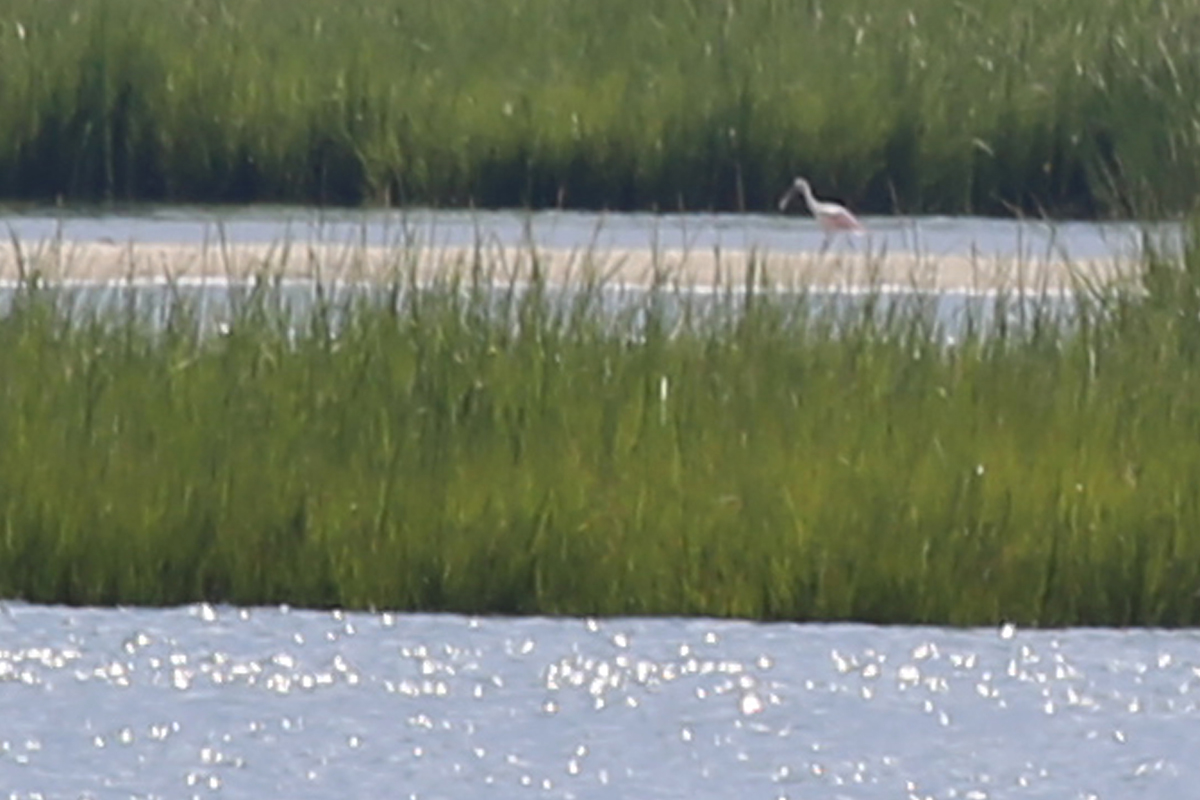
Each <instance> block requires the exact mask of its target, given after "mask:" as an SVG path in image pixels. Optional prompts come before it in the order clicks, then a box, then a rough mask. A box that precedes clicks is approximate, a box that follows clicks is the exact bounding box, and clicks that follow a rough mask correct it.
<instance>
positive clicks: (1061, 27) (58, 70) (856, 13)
mask: <svg viewBox="0 0 1200 800" xmlns="http://www.w3.org/2000/svg"><path fill="white" fill-rule="evenodd" d="M1198 50H1200V7H1198V6H1197V5H1196V4H1195V3H1193V2H1190V0H1153V2H1151V0H1099V1H1095V0H974V1H973V2H956V3H951V2H947V0H910V1H909V2H906V3H878V2H874V0H839V2H824V0H807V1H802V2H790V1H789V2H782V1H780V0H719V1H718V0H578V1H577V2H561V0H438V2H427V1H425V0H344V1H343V2H338V3H336V4H331V3H326V2H319V0H58V2H53V3H48V2H45V1H44V0H5V2H3V3H0V76H2V78H0V197H4V198H21V199H36V200H53V199H55V198H58V197H63V198H66V199H68V200H128V199H136V200H150V201H237V202H245V201H298V202H324V203H350V204H355V203H389V202H390V203H420V204H427V205H437V206H447V205H466V204H470V203H474V204H476V205H482V206H535V207H536V206H542V207H544V206H560V205H563V206H569V207H589V208H599V207H606V208H613V209H632V208H641V209H648V208H659V209H669V210H673V209H681V208H682V209H710V208H719V209H765V208H768V207H770V204H771V203H772V202H773V201H774V200H775V199H776V198H777V197H778V194H779V192H780V191H781V189H782V188H783V186H784V185H785V184H786V182H787V180H788V179H789V178H790V177H791V176H792V175H793V174H796V173H804V174H806V175H808V176H809V177H810V178H812V179H813V181H814V184H815V185H816V186H817V187H818V189H819V190H820V191H821V192H824V193H828V194H833V195H835V196H838V197H840V198H841V199H843V200H846V201H848V202H850V203H851V204H852V205H853V206H854V207H856V208H857V209H859V210H863V211H867V212H893V211H901V212H908V213H915V212H937V213H963V212H972V213H998V214H1009V213H1012V211H1014V210H1017V209H1019V210H1021V211H1023V212H1025V213H1032V214H1039V213H1042V212H1045V213H1049V214H1052V215H1057V216H1081V217H1091V216H1127V215H1131V214H1133V215H1143V216H1157V215H1162V214H1172V213H1175V212H1179V211H1185V210H1188V209H1190V208H1191V206H1192V203H1193V197H1194V195H1195V187H1196V186H1197V185H1200V105H1198V102H1200V52H1198Z"/></svg>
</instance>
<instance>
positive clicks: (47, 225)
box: [0, 205, 1179, 260]
mask: <svg viewBox="0 0 1200 800" xmlns="http://www.w3.org/2000/svg"><path fill="white" fill-rule="evenodd" d="M863 222H864V223H865V224H866V226H867V229H868V231H869V234H868V236H866V237H864V238H862V239H845V238H841V239H837V240H835V241H834V243H833V246H834V247H844V248H850V249H853V248H859V249H864V248H870V249H871V251H872V252H917V253H922V254H925V255H928V256H933V257H936V256H944V255H968V254H972V253H978V254H981V255H985V256H1001V257H1017V256H1020V257H1024V258H1044V257H1054V258H1068V259H1073V260H1082V259H1093V258H1109V257H1112V256H1114V255H1125V254H1128V253H1130V252H1132V251H1135V250H1136V249H1137V247H1138V242H1139V240H1140V237H1141V235H1142V233H1143V232H1150V233H1152V234H1154V235H1156V236H1165V237H1172V236H1177V235H1178V230H1179V229H1178V226H1177V225H1172V224H1165V223H1164V224H1153V225H1141V224H1137V223H1131V222H1112V223H1095V222H1055V223H1047V222H1041V221H1034V220H1025V221H1021V220H1004V219H990V218H982V217H868V218H865V219H864V220H863ZM0 227H2V228H4V229H5V230H7V231H9V232H10V234H11V235H15V236H17V237H18V238H20V239H21V240H22V241H24V242H38V241H47V240H52V239H55V238H57V237H60V236H61V237H63V238H66V239H71V240H74V241H81V242H87V241H113V242H116V243H123V242H127V241H134V242H139V243H200V242H204V241H209V242H213V241H216V240H217V239H218V238H220V237H223V238H224V239H225V240H227V241H229V242H236V243H270V242H281V241H295V240H299V241H310V240H314V239H319V240H322V241H330V242H361V243H364V244H368V245H392V244H397V243H403V242H408V241H416V242H420V243H422V244H429V245H472V244H475V243H477V242H484V243H488V244H502V245H518V244H522V243H525V242H528V241H529V240H530V239H532V241H534V242H535V243H537V244H538V245H540V246H543V247H561V248H567V249H583V248H588V247H592V246H595V247H601V248H645V247H655V246H657V247H661V248H665V249H698V250H704V251H711V250H713V249H714V248H723V249H726V250H747V249H751V248H757V249H759V250H762V251H766V252H771V253H793V252H811V251H816V250H819V249H821V248H822V247H823V246H825V245H827V244H828V242H827V241H826V237H825V236H824V235H823V234H822V233H821V231H820V230H819V228H818V227H817V225H816V223H815V222H814V221H813V219H812V218H811V217H808V216H800V215H788V216H785V215H782V214H770V215H764V214H646V213H635V214H624V213H620V214H599V213H584V212H557V211H539V212H523V211H432V210H425V209H413V210H406V211H395V210H391V211H384V210H367V211H364V210H319V209H313V208H305V207H293V206H261V205H256V206H247V207H216V208H213V207H200V206H162V207H159V206H147V207H130V208H117V209H103V210H94V209H93V210H89V209H65V210H59V209H33V210H25V211H22V210H19V209H15V208H12V207H10V208H8V209H7V210H5V209H0Z"/></svg>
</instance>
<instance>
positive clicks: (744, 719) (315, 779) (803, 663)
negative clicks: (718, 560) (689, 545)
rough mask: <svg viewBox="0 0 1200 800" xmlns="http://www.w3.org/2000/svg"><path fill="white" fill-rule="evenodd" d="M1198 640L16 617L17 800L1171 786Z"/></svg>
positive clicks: (1189, 776)
mask: <svg viewBox="0 0 1200 800" xmlns="http://www.w3.org/2000/svg"><path fill="white" fill-rule="evenodd" d="M1198 680H1200V642H1198V640H1197V638H1196V636H1195V635H1194V634H1192V633H1188V632H1176V633H1168V632H1157V631H1140V632H1107V631H1098V630H1071V631H1059V632H1033V631H1015V630H1012V629H1011V628H1009V629H1003V630H1001V631H995V630H985V631H947V630H938V629H919V628H872V627H867V626H847V625H831V626H818V625H810V626H795V625H757V624H750V623H741V622H720V621H712V620H652V619H645V620H632V619H617V620H609V621H586V620H585V621H579V620H546V619H467V618H462V617H456V616H412V615H395V614H375V615H368V614H343V613H317V612H300V611H289V610H286V609H284V610H277V609H253V610H247V609H235V608H225V607H220V608H213V607H210V606H194V607H189V608H184V609H175V610H165V611H163V610H91V609H61V608H45V607H36V606H27V605H20V604H14V605H9V606H6V607H4V608H3V612H2V613H0V719H2V720H3V723H2V725H0V786H3V787H4V788H5V794H4V795H2V796H4V797H12V798H34V797H81V796H88V797H93V796H94V797H181V796H191V797H255V796H261V797H266V796H276V797H280V796H287V797H294V798H326V797H330V796H334V795H336V796H358V797H374V796H379V797H383V796H387V797H415V798H475V797H481V796H497V797H501V796H502V797H530V798H533V797H545V798H585V797H586V798H594V797H601V798H625V797H649V798H668V797H691V798H701V799H703V798H713V799H714V800H716V798H732V797H737V798H758V797H761V798H779V797H788V798H794V799H798V798H819V797H828V798H842V797H845V798H851V797H853V798H894V797H918V798H924V797H931V798H972V799H973V800H983V798H992V797H1066V798H1084V797H1097V798H1105V797H1126V796H1134V795H1136V796H1149V797H1169V796H1175V797H1182V796H1185V795H1186V794H1187V788H1188V787H1190V786H1192V785H1194V783H1195V781H1196V780H1197V779H1198V778H1200V768H1198V767H1197V766H1195V760H1194V758H1193V755H1194V753H1193V750H1194V748H1193V739H1192V737H1191V735H1190V731H1191V729H1192V728H1193V727H1194V720H1195V716H1196V713H1197V708H1196V696H1197V690H1196V687H1197V682H1198Z"/></svg>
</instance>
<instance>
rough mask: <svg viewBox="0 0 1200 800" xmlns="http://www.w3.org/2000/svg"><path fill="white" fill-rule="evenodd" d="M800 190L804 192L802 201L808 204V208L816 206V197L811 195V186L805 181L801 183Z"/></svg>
mask: <svg viewBox="0 0 1200 800" xmlns="http://www.w3.org/2000/svg"><path fill="white" fill-rule="evenodd" d="M800 191H802V192H804V202H805V203H807V204H808V210H809V211H813V210H814V209H816V207H817V198H816V197H814V196H813V191H812V187H811V186H809V185H808V184H807V183H805V184H801V186H800Z"/></svg>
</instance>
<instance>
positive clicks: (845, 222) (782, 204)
mask: <svg viewBox="0 0 1200 800" xmlns="http://www.w3.org/2000/svg"><path fill="white" fill-rule="evenodd" d="M798 194H802V195H804V202H805V203H806V204H807V205H808V210H809V211H810V212H811V213H812V215H813V216H814V217H816V219H817V222H819V223H820V224H821V229H822V230H824V231H825V232H826V233H833V232H834V231H862V230H863V226H862V223H861V222H859V221H858V220H857V219H855V217H854V215H853V214H851V213H850V212H849V211H848V210H847V209H846V207H845V206H843V205H841V204H840V203H829V202H826V201H824V200H818V199H817V198H816V197H814V196H813V192H812V187H811V186H809V185H808V181H806V180H805V179H804V178H796V181H795V182H794V183H793V184H792V185H791V187H790V188H789V189H788V190H787V194H785V195H784V196H783V198H782V199H781V200H780V201H779V210H780V211H783V210H784V209H786V208H787V206H788V203H790V202H791V201H792V198H793V197H795V196H796V195H798Z"/></svg>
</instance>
